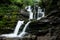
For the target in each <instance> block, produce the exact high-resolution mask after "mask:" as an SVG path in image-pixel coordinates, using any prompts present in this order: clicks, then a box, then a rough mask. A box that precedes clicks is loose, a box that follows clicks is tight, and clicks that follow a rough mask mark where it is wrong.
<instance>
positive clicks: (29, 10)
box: [25, 6, 33, 20]
mask: <svg viewBox="0 0 60 40" xmlns="http://www.w3.org/2000/svg"><path fill="white" fill-rule="evenodd" d="M25 9H27V11H28V12H29V20H30V19H33V12H32V9H31V6H27V7H25Z"/></svg>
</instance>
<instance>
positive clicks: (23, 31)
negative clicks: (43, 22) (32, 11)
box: [18, 21, 31, 38]
mask: <svg viewBox="0 0 60 40" xmlns="http://www.w3.org/2000/svg"><path fill="white" fill-rule="evenodd" d="M30 23H31V21H29V22H27V24H26V25H25V27H24V28H23V30H22V32H21V33H20V34H19V35H18V37H21V38H22V37H24V35H25V34H28V33H27V32H25V31H26V28H27V27H28V25H29V24H30Z"/></svg>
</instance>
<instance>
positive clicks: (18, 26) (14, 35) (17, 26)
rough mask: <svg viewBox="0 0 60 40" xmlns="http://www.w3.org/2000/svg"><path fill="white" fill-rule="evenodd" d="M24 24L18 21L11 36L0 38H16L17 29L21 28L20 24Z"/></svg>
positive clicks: (4, 35) (5, 35) (3, 35)
mask: <svg viewBox="0 0 60 40" xmlns="http://www.w3.org/2000/svg"><path fill="white" fill-rule="evenodd" d="M23 23H24V21H18V23H17V25H16V27H15V30H14V32H13V33H11V34H2V35H0V36H2V37H7V38H12V37H16V36H17V34H18V31H19V28H21V26H22V24H23Z"/></svg>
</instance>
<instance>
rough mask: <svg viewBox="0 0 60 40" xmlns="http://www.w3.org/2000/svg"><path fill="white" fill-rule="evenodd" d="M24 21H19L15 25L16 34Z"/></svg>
mask: <svg viewBox="0 0 60 40" xmlns="http://www.w3.org/2000/svg"><path fill="white" fill-rule="evenodd" d="M23 23H24V21H18V23H17V25H16V27H15V30H14V34H16V35H17V33H18V31H19V28H21V25H22V24H23Z"/></svg>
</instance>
